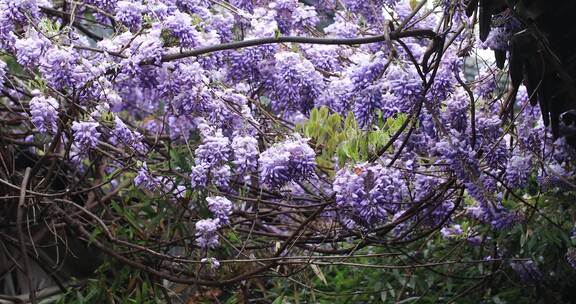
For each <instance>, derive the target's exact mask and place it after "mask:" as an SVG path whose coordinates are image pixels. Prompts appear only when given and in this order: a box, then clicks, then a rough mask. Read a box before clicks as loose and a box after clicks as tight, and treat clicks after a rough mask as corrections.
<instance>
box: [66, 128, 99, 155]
mask: <svg viewBox="0 0 576 304" xmlns="http://www.w3.org/2000/svg"><path fill="white" fill-rule="evenodd" d="M98 126H99V124H98V123H97V122H89V121H82V122H77V121H75V122H73V123H72V130H73V131H74V144H76V145H77V146H79V147H81V148H82V149H83V150H86V149H94V148H96V146H97V145H98V139H99V138H100V132H98V130H97V128H98Z"/></svg>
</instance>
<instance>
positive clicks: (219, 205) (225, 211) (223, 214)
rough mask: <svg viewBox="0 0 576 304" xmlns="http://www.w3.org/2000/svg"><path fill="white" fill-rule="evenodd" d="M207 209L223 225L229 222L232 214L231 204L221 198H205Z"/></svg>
mask: <svg viewBox="0 0 576 304" xmlns="http://www.w3.org/2000/svg"><path fill="white" fill-rule="evenodd" d="M206 202H208V209H209V210H210V212H212V214H213V215H214V217H215V218H217V219H218V220H219V221H220V223H222V224H223V225H225V224H227V223H228V222H229V217H230V215H231V214H232V202H231V201H230V200H229V199H227V198H225V197H223V196H212V197H207V198H206Z"/></svg>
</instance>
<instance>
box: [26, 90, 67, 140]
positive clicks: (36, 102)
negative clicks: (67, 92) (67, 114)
mask: <svg viewBox="0 0 576 304" xmlns="http://www.w3.org/2000/svg"><path fill="white" fill-rule="evenodd" d="M59 106H60V105H59V104H58V101H57V100H56V99H54V98H52V97H44V96H36V97H34V98H32V99H31V100H30V114H31V115H32V123H33V124H34V126H36V128H37V129H38V131H40V132H41V133H51V134H54V133H56V131H57V130H58V108H59Z"/></svg>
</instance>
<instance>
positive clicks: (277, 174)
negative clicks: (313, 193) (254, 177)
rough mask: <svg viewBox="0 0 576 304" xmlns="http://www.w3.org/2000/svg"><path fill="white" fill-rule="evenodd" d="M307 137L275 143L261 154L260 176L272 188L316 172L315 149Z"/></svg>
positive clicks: (297, 137) (302, 178) (296, 137)
mask: <svg viewBox="0 0 576 304" xmlns="http://www.w3.org/2000/svg"><path fill="white" fill-rule="evenodd" d="M307 141H308V140H307V139H303V138H301V137H300V136H298V135H296V136H294V138H293V139H289V140H286V141H283V142H281V143H278V144H275V145H274V146H272V147H270V148H269V149H268V150H266V151H264V152H262V153H261V154H260V158H259V161H258V162H259V163H260V178H261V180H262V182H263V183H264V184H267V185H268V186H269V187H270V188H279V187H281V186H283V185H285V184H286V183H287V182H289V181H302V180H304V179H306V178H308V177H310V176H312V174H314V168H315V167H316V161H315V157H316V154H315V153H314V150H312V148H310V146H308V143H307Z"/></svg>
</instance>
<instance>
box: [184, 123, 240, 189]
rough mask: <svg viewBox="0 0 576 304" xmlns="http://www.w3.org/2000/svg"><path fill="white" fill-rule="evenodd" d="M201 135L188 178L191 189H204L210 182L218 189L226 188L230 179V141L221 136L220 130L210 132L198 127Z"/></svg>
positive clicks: (205, 128) (207, 129)
mask: <svg viewBox="0 0 576 304" xmlns="http://www.w3.org/2000/svg"><path fill="white" fill-rule="evenodd" d="M200 128H201V129H202V133H203V140H202V144H201V145H200V146H198V148H196V151H195V157H194V166H193V167H192V173H191V174H190V178H191V179H192V187H206V186H207V184H208V182H209V181H210V177H211V181H212V182H213V183H214V184H215V185H216V186H218V187H227V185H228V182H229V181H230V177H231V170H230V166H229V165H228V164H227V162H228V161H229V159H230V154H231V153H230V152H231V151H230V140H229V139H228V138H227V137H225V136H224V135H222V130H211V129H210V128H209V127H208V126H206V125H205V124H202V125H200Z"/></svg>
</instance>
